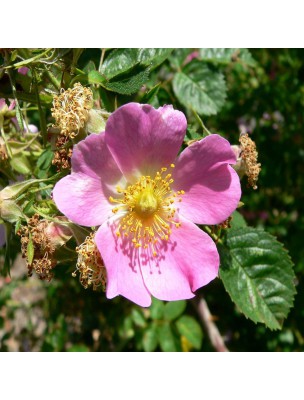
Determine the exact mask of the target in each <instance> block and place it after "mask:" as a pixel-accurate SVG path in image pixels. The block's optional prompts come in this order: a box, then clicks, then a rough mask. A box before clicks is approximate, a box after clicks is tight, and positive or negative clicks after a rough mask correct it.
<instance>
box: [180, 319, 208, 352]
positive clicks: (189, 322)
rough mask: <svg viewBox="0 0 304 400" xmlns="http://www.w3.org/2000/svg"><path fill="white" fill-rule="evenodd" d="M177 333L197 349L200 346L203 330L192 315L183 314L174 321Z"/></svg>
mask: <svg viewBox="0 0 304 400" xmlns="http://www.w3.org/2000/svg"><path fill="white" fill-rule="evenodd" d="M176 326H177V329H178V331H179V333H180V334H181V335H182V336H184V337H185V338H186V339H187V340H188V342H189V343H190V344H191V345H192V346H193V347H194V348H195V349H197V350H199V349H200V348H201V346H202V340H203V332H202V328H201V327H200V325H199V324H198V323H197V322H196V320H195V319H194V318H193V317H190V316H188V315H183V316H182V317H180V318H179V319H178V320H177V322H176Z"/></svg>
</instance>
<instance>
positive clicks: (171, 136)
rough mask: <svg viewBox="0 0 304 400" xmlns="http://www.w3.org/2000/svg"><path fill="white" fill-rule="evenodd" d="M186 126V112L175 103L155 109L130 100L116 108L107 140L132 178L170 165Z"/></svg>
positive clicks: (120, 164)
mask: <svg viewBox="0 0 304 400" xmlns="http://www.w3.org/2000/svg"><path fill="white" fill-rule="evenodd" d="M186 127H187V121H186V118H185V116H184V114H183V113H181V112H180V111H176V110H174V109H173V107H172V106H164V107H161V108H159V109H157V110H156V109H154V108H153V107H152V106H150V105H148V104H145V105H142V104H137V103H129V104H126V105H124V106H122V107H120V108H119V109H118V110H116V111H115V112H114V113H113V114H112V115H111V116H110V117H109V119H108V122H107V125H106V143H107V144H108V146H109V149H110V151H111V153H112V154H113V157H114V159H115V160H116V162H117V164H118V166H119V167H120V169H121V171H122V172H123V174H124V175H125V176H126V177H127V178H128V180H129V181H130V182H132V181H135V180H136V179H138V177H139V176H140V175H153V174H154V173H155V172H156V171H158V170H159V169H160V168H161V167H167V166H169V165H170V164H171V163H172V162H173V161H174V159H175V157H176V155H177V153H178V150H179V148H180V146H181V144H182V141H183V138H184V135H185V132H186Z"/></svg>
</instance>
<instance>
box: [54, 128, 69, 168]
mask: <svg viewBox="0 0 304 400" xmlns="http://www.w3.org/2000/svg"><path fill="white" fill-rule="evenodd" d="M55 146H56V149H57V150H55V152H54V158H53V160H52V164H53V165H55V166H56V167H57V172H60V171H62V170H63V169H70V168H71V157H72V154H73V150H72V148H71V147H69V146H71V142H70V140H69V138H68V137H66V136H64V135H59V136H58V137H57V139H56V145H55Z"/></svg>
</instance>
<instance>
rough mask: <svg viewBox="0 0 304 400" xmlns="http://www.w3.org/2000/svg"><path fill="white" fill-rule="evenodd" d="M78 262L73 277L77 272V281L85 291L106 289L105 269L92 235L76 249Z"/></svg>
mask: <svg viewBox="0 0 304 400" xmlns="http://www.w3.org/2000/svg"><path fill="white" fill-rule="evenodd" d="M76 251H77V253H78V260H77V264H76V270H75V271H74V272H73V274H72V275H73V276H74V277H76V273H77V272H79V281H80V283H81V284H82V286H83V287H84V288H85V289H87V288H88V287H90V286H91V287H92V288H93V290H98V289H102V290H103V291H104V290H105V288H106V279H107V278H106V269H105V266H104V263H103V260H102V258H101V255H100V253H99V251H98V249H97V246H96V244H95V241H94V234H93V233H91V234H90V235H89V236H87V237H86V239H85V241H84V242H83V243H82V244H81V245H80V246H79V247H77V248H76Z"/></svg>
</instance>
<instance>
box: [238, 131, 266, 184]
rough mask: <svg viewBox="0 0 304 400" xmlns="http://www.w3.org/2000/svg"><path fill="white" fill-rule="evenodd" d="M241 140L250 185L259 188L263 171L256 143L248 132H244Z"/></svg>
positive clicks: (242, 154)
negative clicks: (260, 175)
mask: <svg viewBox="0 0 304 400" xmlns="http://www.w3.org/2000/svg"><path fill="white" fill-rule="evenodd" d="M239 141H240V144H241V145H240V147H241V160H242V162H243V165H244V169H245V174H246V175H247V177H248V185H249V186H251V187H252V188H253V189H257V185H256V183H257V181H258V177H259V173H260V171H261V164H260V163H258V152H257V150H256V144H255V143H254V141H253V140H252V139H250V137H249V136H248V133H242V134H241V135H240V139H239Z"/></svg>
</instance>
